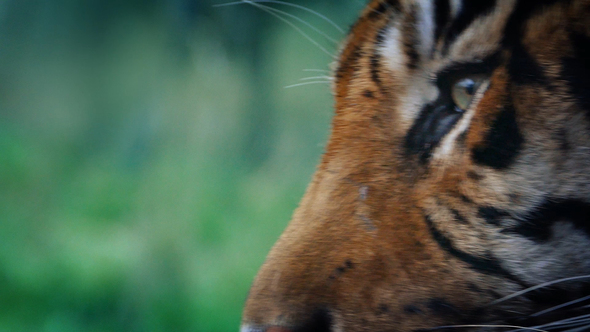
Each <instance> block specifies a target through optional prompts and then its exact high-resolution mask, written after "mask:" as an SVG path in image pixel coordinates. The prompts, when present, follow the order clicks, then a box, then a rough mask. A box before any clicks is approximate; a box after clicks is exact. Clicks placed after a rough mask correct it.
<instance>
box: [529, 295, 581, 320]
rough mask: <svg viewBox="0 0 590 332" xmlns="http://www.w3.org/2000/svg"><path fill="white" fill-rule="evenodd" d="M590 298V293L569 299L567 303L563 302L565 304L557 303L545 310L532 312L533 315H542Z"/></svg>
mask: <svg viewBox="0 0 590 332" xmlns="http://www.w3.org/2000/svg"><path fill="white" fill-rule="evenodd" d="M588 299H590V295H588V296H584V297H582V298H579V299H575V300H573V301H569V302H566V303H563V304H560V305H556V306H554V307H551V308H549V309H545V310H542V311H539V312H536V313H534V314H532V315H531V317H537V316H541V315H543V314H546V313H548V312H551V311H555V310H558V309H561V308H563V307H567V306H569V305H572V304H576V303H580V302H582V301H585V300H588Z"/></svg>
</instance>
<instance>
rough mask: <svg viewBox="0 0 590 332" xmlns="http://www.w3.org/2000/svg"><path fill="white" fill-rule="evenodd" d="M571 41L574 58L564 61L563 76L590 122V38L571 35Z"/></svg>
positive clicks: (575, 34) (576, 34) (577, 34)
mask: <svg viewBox="0 0 590 332" xmlns="http://www.w3.org/2000/svg"><path fill="white" fill-rule="evenodd" d="M570 40H571V42H572V47H573V49H574V56H573V57H566V58H564V59H563V61H562V68H563V70H562V74H561V76H562V77H563V78H564V80H565V81H566V82H567V85H568V87H569V90H570V93H571V94H572V95H573V96H574V100H575V101H576V103H577V104H578V106H579V107H580V108H582V109H583V110H584V111H586V118H587V119H588V121H590V94H589V93H588V91H590V37H588V36H586V35H582V34H580V33H571V34H570Z"/></svg>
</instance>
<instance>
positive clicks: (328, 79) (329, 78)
mask: <svg viewBox="0 0 590 332" xmlns="http://www.w3.org/2000/svg"><path fill="white" fill-rule="evenodd" d="M315 79H325V80H327V81H328V82H331V81H333V80H334V79H333V78H332V77H330V76H312V77H306V78H301V79H299V80H300V81H309V80H315Z"/></svg>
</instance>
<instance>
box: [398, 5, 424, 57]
mask: <svg viewBox="0 0 590 332" xmlns="http://www.w3.org/2000/svg"><path fill="white" fill-rule="evenodd" d="M403 26H404V27H403V29H404V30H405V31H404V33H403V36H402V44H403V51H404V53H405V54H406V56H407V57H408V62H407V63H406V66H407V67H408V68H410V69H416V68H417V67H418V62H419V60H420V55H419V54H418V50H417V49H416V45H417V44H418V40H417V36H416V35H417V31H416V6H412V10H411V12H410V13H408V14H407V15H406V21H405V22H404V24H403Z"/></svg>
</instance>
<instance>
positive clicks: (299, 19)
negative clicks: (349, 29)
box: [255, 1, 338, 45]
mask: <svg viewBox="0 0 590 332" xmlns="http://www.w3.org/2000/svg"><path fill="white" fill-rule="evenodd" d="M255 2H261V1H255ZM258 5H259V6H262V7H264V8H266V9H268V10H272V11H273V12H275V13H277V14H281V15H285V16H287V17H290V18H292V19H294V20H297V21H299V22H300V23H302V24H304V25H305V26H307V27H308V28H310V29H312V30H313V31H315V32H317V33H319V34H320V35H321V36H322V37H324V38H326V39H327V40H329V41H330V42H332V43H333V44H335V45H338V41H337V40H336V39H334V38H332V37H330V36H328V35H327V34H326V33H325V32H323V31H321V30H320V29H318V28H316V27H315V26H313V25H312V24H311V23H309V22H307V21H305V20H303V19H301V18H299V17H297V16H295V15H293V14H289V13H287V12H285V11H282V10H278V9H276V8H272V7H269V6H264V5H261V4H258Z"/></svg>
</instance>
